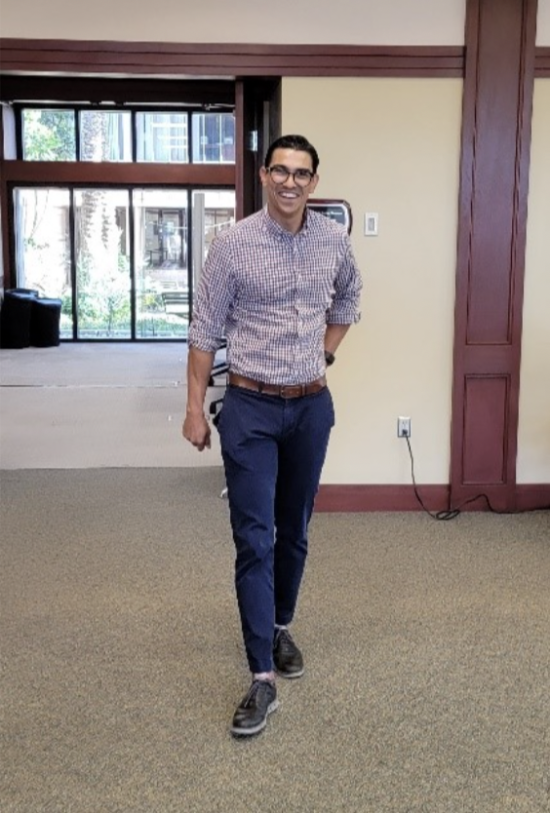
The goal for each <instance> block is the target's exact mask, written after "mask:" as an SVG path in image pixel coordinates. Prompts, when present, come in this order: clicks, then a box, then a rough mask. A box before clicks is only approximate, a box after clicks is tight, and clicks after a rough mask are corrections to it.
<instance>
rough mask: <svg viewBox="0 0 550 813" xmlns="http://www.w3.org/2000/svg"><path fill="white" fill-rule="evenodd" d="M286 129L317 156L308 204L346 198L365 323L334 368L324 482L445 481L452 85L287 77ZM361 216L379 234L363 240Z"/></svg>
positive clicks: (458, 96)
mask: <svg viewBox="0 0 550 813" xmlns="http://www.w3.org/2000/svg"><path fill="white" fill-rule="evenodd" d="M282 101H283V104H282V117H283V130H284V131H285V132H290V131H292V132H302V133H303V134H304V135H306V136H307V137H308V138H310V139H311V141H312V142H313V143H314V144H315V145H316V147H317V148H318V150H319V153H320V156H321V165H320V169H319V172H320V178H321V180H320V183H319V186H318V187H317V190H316V196H317V197H337V198H345V199H346V200H348V201H349V203H350V204H351V206H352V209H353V213H354V217H355V222H354V229H353V234H352V238H353V245H354V250H355V253H356V257H357V260H358V263H359V265H360V267H361V269H362V272H363V277H364V286H365V287H364V296H363V318H362V321H361V322H360V324H359V325H358V326H356V327H354V328H352V331H351V333H350V334H349V335H348V337H347V338H346V341H345V344H344V345H343V346H342V348H341V349H340V352H339V353H338V360H337V363H336V364H335V365H334V367H333V368H332V369H331V371H330V380H331V384H332V388H333V394H334V397H335V403H336V410H337V426H336V429H335V432H334V436H333V441H332V443H331V448H330V452H329V457H328V460H327V465H326V467H325V471H324V475H323V482H325V483H333V484H336V483H342V484H343V483H386V484H392V483H410V468H409V458H408V453H407V445H406V442H405V441H403V440H398V439H397V437H396V421H397V416H398V415H405V416H410V417H411V418H412V446H413V451H414V454H415V458H416V475H417V479H418V481H419V482H424V483H448V482H449V462H450V421H451V385H452V344H453V331H454V318H453V309H454V290H455V268H456V236H457V207H458V181H459V154H460V128H461V104H462V81H461V80H459V79H435V80H434V79H286V80H284V82H283V99H282ZM366 212H377V213H378V214H379V236H378V237H365V236H364V234H363V221H364V215H365V213H366Z"/></svg>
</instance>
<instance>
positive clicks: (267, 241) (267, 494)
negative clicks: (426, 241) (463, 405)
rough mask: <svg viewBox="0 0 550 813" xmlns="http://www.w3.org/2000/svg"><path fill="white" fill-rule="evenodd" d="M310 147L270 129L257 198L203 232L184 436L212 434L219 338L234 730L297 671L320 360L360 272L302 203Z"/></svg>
mask: <svg viewBox="0 0 550 813" xmlns="http://www.w3.org/2000/svg"><path fill="white" fill-rule="evenodd" d="M318 165H319V157H318V155H317V151H316V150H315V148H314V147H313V146H312V145H311V144H310V143H309V142H308V141H307V139H305V138H304V137H303V136H298V135H289V136H283V137H281V138H279V139H277V140H276V141H275V142H274V143H273V144H272V145H271V146H270V147H269V149H268V151H267V154H266V157H265V164H264V166H263V167H262V168H261V170H260V178H261V182H262V185H263V187H264V190H265V195H266V199H267V206H266V207H265V208H264V209H263V210H262V211H260V212H258V213H256V214H254V215H252V216H250V217H248V218H245V219H244V220H242V221H240V222H239V223H237V224H236V225H235V226H233V227H232V228H231V229H229V230H228V231H226V232H225V233H223V234H221V235H220V236H219V237H218V238H217V239H216V240H215V241H214V242H213V243H212V245H211V247H210V251H209V254H208V258H207V261H206V263H205V268H204V271H203V273H202V276H201V281H200V284H199V286H198V292H197V297H196V300H195V307H194V313H193V319H192V323H191V326H190V329H189V358H188V376H187V381H188V401H187V411H186V416H185V420H184V424H183V435H184V437H185V438H186V439H187V440H188V441H190V442H191V443H192V444H193V445H194V446H195V447H196V448H197V449H198V450H199V451H202V450H203V449H205V448H207V447H209V446H210V431H211V430H210V425H209V423H208V421H207V419H206V417H205V414H204V399H205V395H206V389H207V386H208V380H209V377H210V371H211V369H212V364H213V360H214V355H215V352H216V350H217V349H218V348H219V347H220V344H221V338H220V337H222V336H223V337H225V339H226V340H227V362H228V366H229V371H230V372H229V377H228V387H227V390H226V393H225V397H224V402H223V408H222V410H221V412H220V414H219V423H218V429H219V432H220V440H221V449H222V456H223V461H224V468H225V477H226V485H227V489H228V499H229V509H230V518H231V526H232V531H233V539H234V542H235V547H236V562H235V586H236V593H237V601H238V606H239V612H240V617H241V625H242V631H243V638H244V645H245V649H246V655H247V659H248V664H249V666H250V670H251V672H252V685H251V687H250V689H249V691H248V692H247V694H246V695H245V696H244V698H243V700H242V701H241V703H240V704H239V706H238V707H237V710H236V712H235V715H234V717H233V723H232V727H231V732H232V733H233V734H234V735H235V736H249V735H253V734H257V733H258V732H259V731H261V730H262V729H263V728H264V727H265V725H266V721H267V717H268V715H269V714H270V713H271V712H272V711H274V710H275V709H276V708H277V690H276V686H275V673H277V674H278V675H280V676H281V677H285V678H291V679H292V678H298V677H300V676H301V675H302V674H303V672H304V665H303V658H302V654H301V652H300V650H299V649H298V647H297V645H296V644H295V643H294V641H293V639H292V637H291V635H290V633H289V631H288V625H289V624H290V622H291V621H292V619H293V616H294V611H295V607H296V603H297V599H298V591H299V588H300V582H301V579H302V574H303V571H304V565H305V560H306V555H307V529H308V524H309V520H310V518H311V513H312V510H313V503H314V499H315V495H316V493H317V490H318V487H319V480H320V476H321V469H322V466H323V463H324V460H325V454H326V449H327V444H328V439H329V434H330V430H331V428H332V426H333V425H334V409H333V404H332V398H331V395H330V391H329V389H328V387H327V385H326V377H325V372H326V366H327V365H328V364H331V363H332V362H333V361H334V354H335V353H336V350H337V348H338V346H339V345H340V342H341V341H342V339H343V338H344V336H345V334H346V332H347V331H348V329H349V327H350V325H351V324H352V323H354V322H357V321H358V320H359V312H358V305H359V293H360V289H361V280H360V276H359V272H358V270H357V267H356V264H355V260H354V258H353V254H352V250H351V244H350V241H349V237H348V234H347V232H346V231H345V229H344V228H343V227H342V226H340V225H338V224H336V223H334V222H333V221H331V220H329V219H328V218H327V217H325V216H324V215H322V214H319V213H317V212H314V211H312V210H308V209H306V203H307V199H308V197H309V195H310V194H311V193H312V192H314V190H315V188H316V186H317V183H318V180H319V179H318V176H317V168H318Z"/></svg>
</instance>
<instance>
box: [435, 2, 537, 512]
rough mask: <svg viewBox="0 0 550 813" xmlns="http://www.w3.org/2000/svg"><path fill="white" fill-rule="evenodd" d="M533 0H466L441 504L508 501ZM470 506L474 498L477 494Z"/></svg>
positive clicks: (507, 505)
mask: <svg viewBox="0 0 550 813" xmlns="http://www.w3.org/2000/svg"><path fill="white" fill-rule="evenodd" d="M536 12H537V0H468V2H467V13H466V64H465V78H464V82H465V86H464V110H463V124H462V163H461V188H460V207H459V212H460V220H459V233H458V255H457V256H458V267H457V288H456V312H455V350H454V382H453V419H452V437H451V503H452V505H453V507H457V506H459V505H460V504H461V503H463V502H464V501H465V500H467V499H469V498H470V497H475V496H476V495H478V494H486V495H487V497H488V498H489V499H490V501H491V505H492V506H493V507H494V508H496V509H499V510H513V509H514V508H515V507H516V452H517V429H518V402H519V388H520V382H519V373H520V359H521V329H522V308H523V280H524V271H525V239H526V217H527V192H528V176H529V148H530V132H531V110H532V96H533V76H534V58H535V28H536ZM472 507H475V508H478V509H479V508H482V507H483V501H481V500H480V501H476V502H475V503H473V504H472Z"/></svg>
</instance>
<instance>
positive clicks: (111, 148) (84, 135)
mask: <svg viewBox="0 0 550 813" xmlns="http://www.w3.org/2000/svg"><path fill="white" fill-rule="evenodd" d="M80 158H81V160H82V161H131V160H132V116H131V113H129V112H119V111H115V110H110V111H106V110H83V111H82V112H81V113H80Z"/></svg>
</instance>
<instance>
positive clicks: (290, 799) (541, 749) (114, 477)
mask: <svg viewBox="0 0 550 813" xmlns="http://www.w3.org/2000/svg"><path fill="white" fill-rule="evenodd" d="M222 487H223V477H222V474H221V470H220V469H219V468H210V469H208V468H202V469H177V468H167V469H101V470H97V469H89V470H76V471H67V470H65V471H62V470H51V471H48V470H40V471H33V470H26V471H17V470H14V471H5V472H2V473H1V504H2V513H1V535H2V553H1V556H2V558H1V574H0V588H1V602H2V624H1V647H2V677H1V709H2V711H1V717H2V719H1V724H2V726H1V735H0V744H1V754H0V758H1V776H0V783H1V784H0V801H1V803H0V809H1V810H2V812H3V813H15V812H17V813H42V811H44V813H45V812H46V811H47V812H48V813H54V812H55V813H57V812H58V811H59V813H73V811H74V813H115V812H116V813H122V811H124V813H141V811H143V813H149V812H151V813H153V811H154V812H155V813H157V811H158V813H172V811H174V812H175V811H178V812H179V811H181V812H182V813H195V811H196V812H197V813H217V811H220V813H221V812H222V811H223V813H252V811H260V812H262V811H263V812H264V813H275V811H277V813H324V811H327V813H328V812H330V813H337V812H338V811H346V812H347V811H350V812H351V811H356V812H357V813H543V812H544V813H547V811H549V810H550V516H549V513H548V512H540V513H532V514H524V515H518V516H495V515H491V514H488V513H482V514H473V513H468V514H464V515H461V516H460V517H458V518H457V519H455V520H454V521H451V522H435V521H433V520H431V519H430V518H429V517H427V516H426V515H425V514H422V513H418V514H415V513H407V514H353V515H344V514H332V515H328V514H320V515H316V516H315V517H314V519H313V521H312V526H311V542H310V558H309V562H308V569H307V573H306V577H305V581H304V585H303V590H302V594H301V600H300V605H299V612H298V615H297V618H296V620H295V623H294V625H293V632H294V635H295V638H296V640H297V642H298V643H299V644H300V645H301V647H302V649H303V651H304V655H305V658H306V667H307V671H306V674H305V675H304V677H303V678H302V679H301V680H299V681H289V682H286V683H285V682H284V681H282V680H280V681H279V683H278V686H279V696H280V700H281V706H280V709H279V710H278V711H277V713H276V714H274V715H272V717H271V718H270V722H269V725H268V727H267V729H266V731H265V732H264V733H263V734H262V735H261V736H260V737H258V738H253V739H252V740H250V741H245V742H242V741H236V740H234V739H232V738H231V736H230V735H229V731H228V727H229V723H230V720H231V716H232V714H233V711H234V707H235V705H236V703H237V702H238V701H239V699H240V697H241V696H242V694H243V692H244V691H245V690H246V688H247V686H248V679H249V677H248V673H247V670H246V665H245V660H244V655H243V651H242V645H241V637H240V629H239V621H238V616H237V610H236V603H235V599H234V593H233V574H232V565H233V550H232V543H231V539H230V535H229V525H228V513H227V503H226V502H225V501H224V500H222V499H221V498H220V492H221V489H222Z"/></svg>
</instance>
